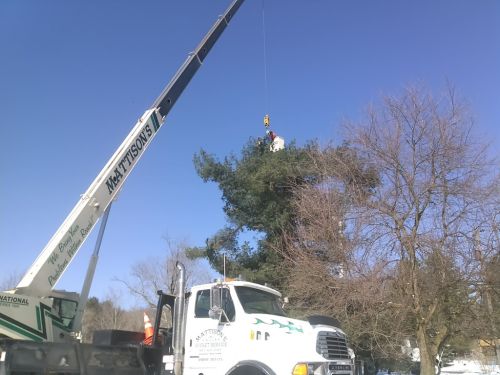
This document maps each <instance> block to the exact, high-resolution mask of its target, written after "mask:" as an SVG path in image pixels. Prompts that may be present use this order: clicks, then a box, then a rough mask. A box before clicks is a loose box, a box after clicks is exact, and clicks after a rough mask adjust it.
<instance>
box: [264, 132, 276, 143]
mask: <svg viewBox="0 0 500 375" xmlns="http://www.w3.org/2000/svg"><path fill="white" fill-rule="evenodd" d="M266 134H267V136H268V137H269V139H270V140H271V142H272V141H274V138H276V134H274V132H273V131H272V130H266Z"/></svg>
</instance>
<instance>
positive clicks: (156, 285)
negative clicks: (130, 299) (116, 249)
mask: <svg viewBox="0 0 500 375" xmlns="http://www.w3.org/2000/svg"><path fill="white" fill-rule="evenodd" d="M166 242H167V251H166V254H165V256H164V257H158V258H154V259H148V260H144V261H141V262H138V263H136V264H134V265H133V266H132V269H131V272H130V279H126V280H123V279H117V280H118V281H120V282H122V283H123V284H124V285H125V286H126V288H127V289H128V290H129V291H130V292H131V293H132V294H133V295H135V296H136V297H138V298H139V300H141V301H142V302H145V303H146V305H147V306H148V307H156V302H157V299H158V297H157V294H156V292H157V291H158V290H163V292H166V293H171V294H175V293H176V290H175V285H176V276H177V268H176V264H177V262H181V263H183V264H184V266H185V268H186V283H187V285H188V286H189V285H192V284H197V283H206V282H209V281H210V272H209V270H208V266H205V265H204V264H203V260H201V259H190V258H189V257H188V256H187V254H186V250H187V249H188V248H189V247H188V246H187V245H186V243H184V242H174V241H171V240H169V239H166Z"/></svg>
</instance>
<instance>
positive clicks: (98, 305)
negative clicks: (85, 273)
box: [82, 290, 144, 342]
mask: <svg viewBox="0 0 500 375" xmlns="http://www.w3.org/2000/svg"><path fill="white" fill-rule="evenodd" d="M120 297H121V296H120V294H119V292H117V291H115V290H110V291H109V293H108V295H107V297H106V299H105V300H104V301H99V300H98V299H97V298H95V297H92V298H90V299H89V300H88V302H87V305H86V308H85V312H84V314H83V321H82V341H83V342H91V341H92V336H93V334H94V332H95V331H96V330H109V329H116V330H128V331H134V332H142V331H143V329H144V323H143V322H144V320H143V310H142V309H140V310H139V309H132V310H125V309H123V308H122V307H120V299H121V298H120Z"/></svg>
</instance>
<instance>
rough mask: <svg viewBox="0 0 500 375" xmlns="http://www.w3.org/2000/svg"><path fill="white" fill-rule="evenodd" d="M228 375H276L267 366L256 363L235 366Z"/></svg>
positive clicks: (248, 362)
mask: <svg viewBox="0 0 500 375" xmlns="http://www.w3.org/2000/svg"><path fill="white" fill-rule="evenodd" d="M227 375H276V374H275V373H274V371H273V370H271V369H270V368H269V367H267V366H266V365H265V364H263V363H260V362H256V361H244V362H240V363H238V364H237V365H236V366H234V367H233V368H232V369H231V370H229V372H228V373H227Z"/></svg>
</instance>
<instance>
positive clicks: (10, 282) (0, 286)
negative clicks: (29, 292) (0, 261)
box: [0, 272, 23, 290]
mask: <svg viewBox="0 0 500 375" xmlns="http://www.w3.org/2000/svg"><path fill="white" fill-rule="evenodd" d="M22 277H23V275H22V274H21V273H19V272H11V273H10V274H9V275H6V276H4V278H3V280H2V281H0V290H11V289H14V288H15V287H16V285H17V284H18V283H19V281H21V278H22Z"/></svg>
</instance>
